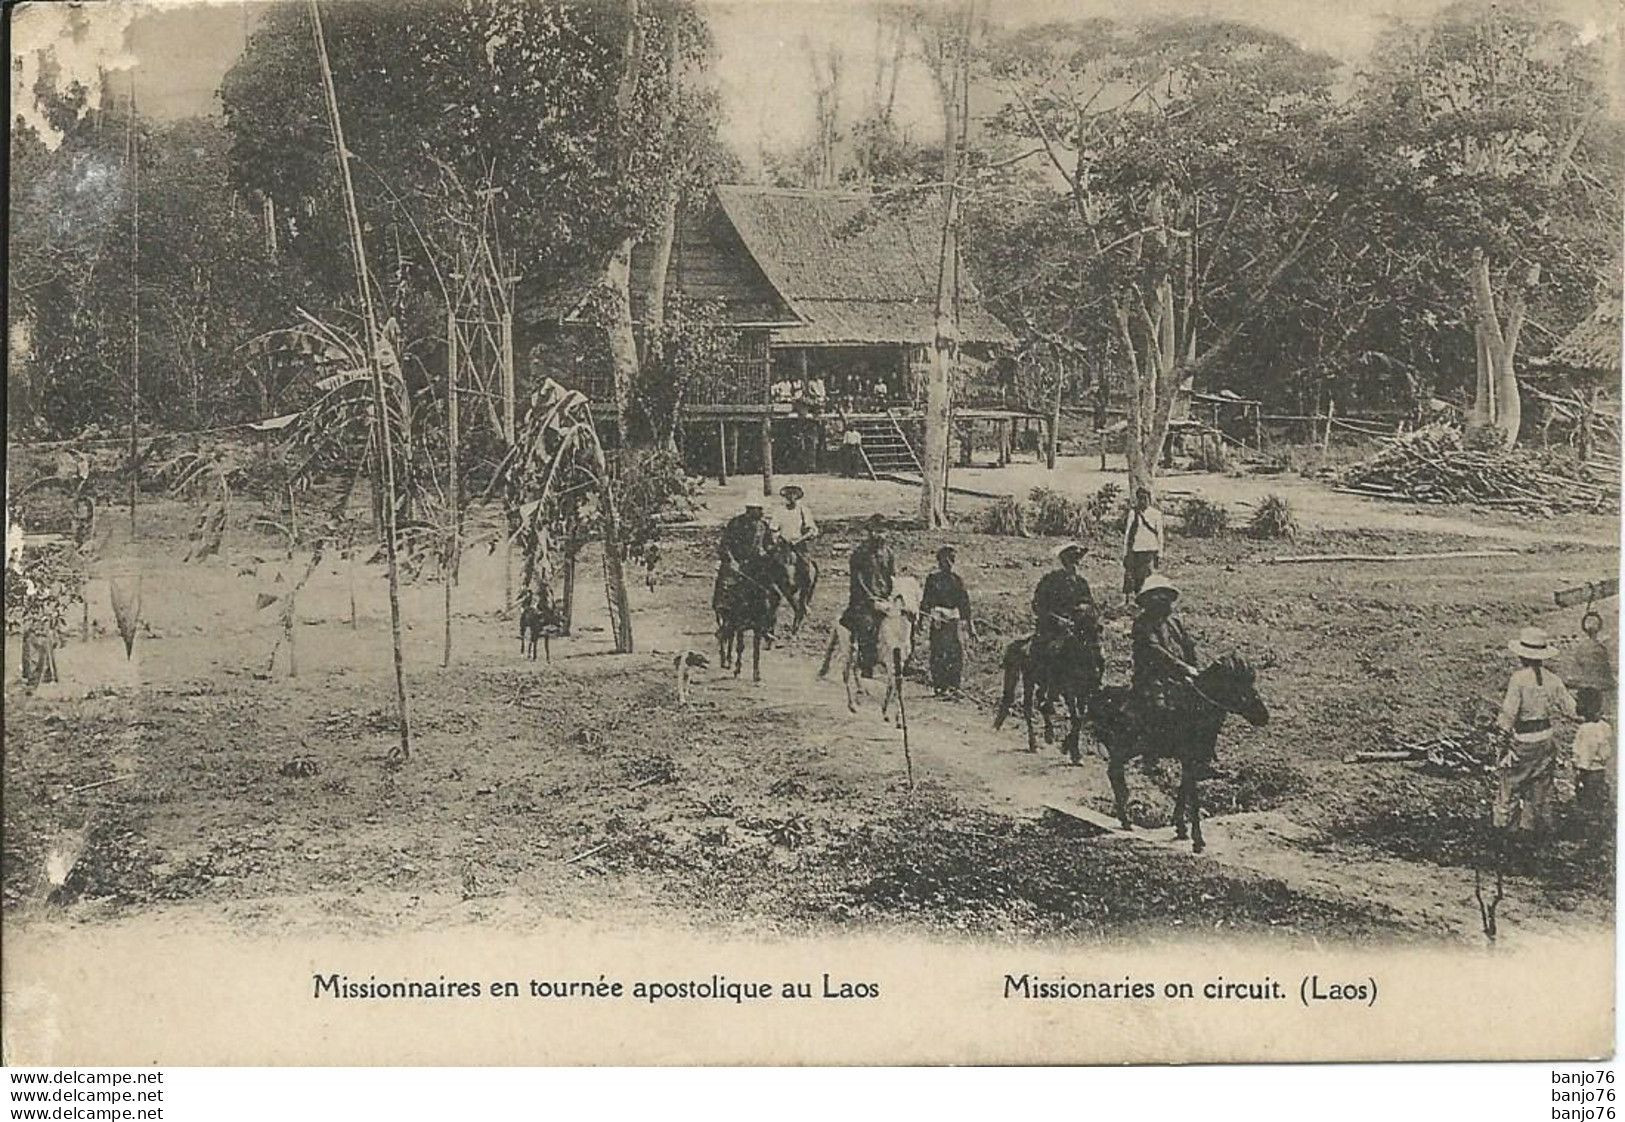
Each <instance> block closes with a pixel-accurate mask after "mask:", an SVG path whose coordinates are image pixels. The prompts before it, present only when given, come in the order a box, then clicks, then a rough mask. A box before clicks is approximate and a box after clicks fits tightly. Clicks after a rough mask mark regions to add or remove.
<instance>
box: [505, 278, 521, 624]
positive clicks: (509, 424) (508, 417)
mask: <svg viewBox="0 0 1625 1122" xmlns="http://www.w3.org/2000/svg"><path fill="white" fill-rule="evenodd" d="M509 290H510V293H511V291H512V289H511V285H510V289H509ZM509 303H510V305H511V303H512V301H511V299H510V301H509ZM501 331H502V435H503V438H504V439H506V440H507V442H508V447H509V448H512V447H513V446H514V442H515V441H516V440H517V436H516V432H517V424H518V418H517V415H516V414H517V412H518V403H517V402H516V401H515V400H514V395H515V393H516V387H517V384H518V379H517V378H516V377H515V376H514V367H513V313H511V312H503V313H502V322H501ZM502 611H503V613H504V614H507V613H510V612H512V611H513V539H512V538H509V539H508V541H507V542H506V544H505V545H504V546H503V550H502Z"/></svg>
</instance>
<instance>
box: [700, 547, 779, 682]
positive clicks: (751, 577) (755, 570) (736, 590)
mask: <svg viewBox="0 0 1625 1122" xmlns="http://www.w3.org/2000/svg"><path fill="white" fill-rule="evenodd" d="M791 579H792V578H791V576H790V572H789V570H788V568H787V567H786V565H785V562H784V560H783V555H782V551H781V550H780V549H778V548H777V547H776V546H775V545H774V544H772V543H770V544H769V546H768V549H767V551H766V552H765V553H763V554H762V555H761V556H760V557H755V558H751V559H750V560H747V561H745V562H744V564H742V565H741V566H740V567H739V568H738V569H737V570H736V571H735V572H734V573H733V574H732V577H731V579H729V580H727V581H725V582H724V583H723V585H722V587H721V589H720V590H719V592H718V594H717V596H716V597H715V598H714V599H713V601H712V604H711V606H712V608H713V609H714V610H715V611H716V614H717V655H718V658H719V659H720V661H721V663H722V668H723V669H724V670H726V669H727V668H728V667H729V666H730V665H732V666H733V671H734V677H735V678H737V677H739V672H740V669H741V667H742V665H743V662H744V657H745V632H747V631H749V632H750V633H751V640H752V643H751V681H753V682H760V681H761V680H762V638H763V636H766V637H767V641H768V646H770V647H771V646H772V645H773V627H774V625H775V623H776V622H777V621H778V615H779V604H780V603H782V602H783V601H785V600H788V599H789V598H790V582H791ZM730 646H731V647H732V650H731V651H730V649H729V648H730Z"/></svg>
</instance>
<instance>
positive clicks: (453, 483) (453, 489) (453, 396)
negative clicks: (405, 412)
mask: <svg viewBox="0 0 1625 1122" xmlns="http://www.w3.org/2000/svg"><path fill="white" fill-rule="evenodd" d="M504 335H505V336H506V333H504ZM506 342H507V339H506V337H504V343H506ZM504 349H506V348H504ZM503 361H504V364H506V361H507V355H506V354H505V355H504V356H503ZM503 380H504V382H506V380H507V379H506V378H504V379H503ZM504 389H506V387H504ZM457 421H458V417H457V312H456V310H455V309H454V308H452V307H451V306H450V305H447V307H446V499H447V503H448V506H449V508H450V509H449V511H448V513H449V515H450V517H451V528H450V529H451V543H450V545H449V546H448V547H447V549H446V567H445V571H444V572H443V573H442V574H441V579H442V580H443V581H445V584H446V589H445V591H446V636H445V645H444V647H443V649H442V650H441V653H440V665H441V666H450V665H451V586H452V574H453V573H455V572H456V570H457V557H458V555H459V554H460V553H461V552H462V544H463V543H462V540H461V539H462V534H461V530H462V525H461V522H462V519H461V516H460V511H459V509H458V505H457V442H458V433H457ZM511 443H512V442H511V440H510V444H511Z"/></svg>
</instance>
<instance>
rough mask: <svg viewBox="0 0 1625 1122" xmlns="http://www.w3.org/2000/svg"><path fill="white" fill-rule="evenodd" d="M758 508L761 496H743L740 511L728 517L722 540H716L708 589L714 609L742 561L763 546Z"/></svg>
mask: <svg viewBox="0 0 1625 1122" xmlns="http://www.w3.org/2000/svg"><path fill="white" fill-rule="evenodd" d="M762 510H763V507H762V500H761V499H756V498H751V499H746V500H745V509H744V512H743V513H741V514H736V515H734V516H733V517H732V518H730V519H728V522H727V525H725V526H723V527H722V540H721V541H720V542H719V543H718V544H717V561H718V565H717V580H716V584H715V585H713V586H712V589H711V606H712V607H713V608H714V609H717V610H719V611H720V610H721V608H722V605H723V603H724V601H725V600H726V599H727V597H728V596H730V595H731V594H732V592H733V589H734V586H735V585H736V584H737V583H738V581H739V574H740V572H741V571H742V570H743V569H744V567H745V565H746V564H748V563H749V562H752V561H755V560H757V559H758V558H760V557H761V556H762V554H763V553H764V552H766V550H767V538H768V525H767V520H766V519H765V518H763V517H762Z"/></svg>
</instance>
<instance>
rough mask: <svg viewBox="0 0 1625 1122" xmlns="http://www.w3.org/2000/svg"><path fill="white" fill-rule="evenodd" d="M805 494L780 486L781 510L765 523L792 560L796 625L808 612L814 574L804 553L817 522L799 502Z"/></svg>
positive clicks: (799, 489) (793, 486)
mask: <svg viewBox="0 0 1625 1122" xmlns="http://www.w3.org/2000/svg"><path fill="white" fill-rule="evenodd" d="M805 494H806V492H805V491H803V490H802V489H801V488H800V487H798V486H796V485H795V484H794V483H787V484H785V485H784V486H783V487H780V488H779V497H780V498H782V499H783V500H784V507H783V509H781V510H778V511H775V512H774V514H773V517H771V518H770V519H769V520H768V524H769V526H770V527H771V528H772V530H773V533H774V534H775V535H777V536H778V538H779V540H780V541H783V542H785V543H786V544H788V545H789V546H790V550H791V554H792V556H793V559H794V560H793V568H794V572H793V574H792V577H793V580H794V583H795V600H794V607H795V609H796V619H797V622H798V623H799V622H800V619H801V616H802V615H803V614H805V612H806V610H807V602H808V601H809V600H811V598H812V591H813V585H814V583H815V580H816V573H817V570H816V568H815V567H814V566H813V563H812V561H811V560H810V559H809V558H808V556H807V550H808V549H809V548H810V547H811V546H812V543H813V540H814V539H815V538H817V537H818V523H817V522H816V521H815V520H814V519H813V514H812V511H811V510H810V509H809V508H808V506H807V504H806V503H805V502H803V501H802V498H803V496H805Z"/></svg>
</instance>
